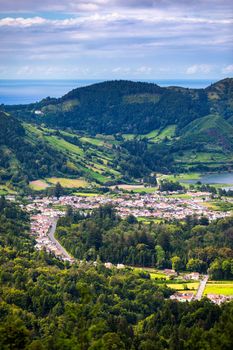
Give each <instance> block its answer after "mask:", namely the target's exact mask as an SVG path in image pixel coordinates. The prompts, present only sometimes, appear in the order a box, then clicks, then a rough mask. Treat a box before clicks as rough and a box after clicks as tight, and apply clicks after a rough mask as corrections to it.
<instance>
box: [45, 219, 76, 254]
mask: <svg viewBox="0 0 233 350" xmlns="http://www.w3.org/2000/svg"><path fill="white" fill-rule="evenodd" d="M56 227H57V220H56V219H55V220H54V222H53V224H52V226H51V228H50V230H49V233H48V237H49V239H50V240H51V241H52V242H53V243H54V244H55V245H56V247H57V249H58V250H59V251H60V252H62V255H63V256H64V257H65V258H67V259H69V260H71V261H74V258H73V257H72V256H71V255H69V253H68V252H67V251H66V250H65V248H63V246H62V245H61V244H60V243H59V242H58V241H57V240H56V238H55V237H54V233H55V231H56Z"/></svg>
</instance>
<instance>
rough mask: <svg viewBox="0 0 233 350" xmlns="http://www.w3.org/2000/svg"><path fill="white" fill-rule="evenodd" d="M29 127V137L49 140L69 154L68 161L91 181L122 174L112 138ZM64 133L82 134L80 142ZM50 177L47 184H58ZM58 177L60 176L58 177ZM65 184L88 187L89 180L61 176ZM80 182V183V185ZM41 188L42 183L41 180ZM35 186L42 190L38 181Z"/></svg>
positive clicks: (27, 125)
mask: <svg viewBox="0 0 233 350" xmlns="http://www.w3.org/2000/svg"><path fill="white" fill-rule="evenodd" d="M24 127H25V128H26V130H27V137H28V139H29V140H31V142H33V140H35V137H36V138H41V139H43V140H45V141H46V142H47V143H48V144H49V145H50V146H52V147H53V148H54V149H56V150H58V151H60V152H62V153H63V154H64V155H65V156H66V157H67V164H68V165H69V166H70V167H72V168H73V169H74V170H77V171H79V172H81V173H83V176H84V177H85V178H88V179H89V181H97V182H99V183H105V182H107V181H110V180H112V179H116V178H119V177H120V175H121V174H120V173H119V171H117V169H115V168H114V167H113V166H112V163H111V161H112V159H113V152H112V150H111V148H112V144H111V142H112V140H109V139H106V140H105V139H104V138H102V139H101V138H100V137H97V138H94V137H84V136H81V135H77V134H72V133H70V132H69V133H68V132H64V131H62V132H61V133H60V136H57V135H56V132H55V131H54V130H53V129H48V128H42V127H40V128H38V127H36V126H33V125H30V124H24ZM62 135H64V137H65V136H69V137H74V136H76V137H78V138H79V141H80V145H79V146H78V145H75V144H73V143H72V142H68V141H66V140H64V139H63V137H62ZM50 180H51V179H49V180H46V182H47V183H51V182H52V183H54V181H55V180H54V181H53V179H52V181H50ZM56 180H57V179H56ZM60 182H62V183H63V185H64V187H71V188H72V187H83V186H84V187H85V186H86V185H87V182H85V184H84V182H83V179H77V178H76V179H74V181H72V180H71V181H70V182H69V181H66V180H65V179H64V178H62V179H60ZM79 185H80V186H79ZM39 187H40V183H39ZM31 188H33V189H39V188H38V184H37V183H31Z"/></svg>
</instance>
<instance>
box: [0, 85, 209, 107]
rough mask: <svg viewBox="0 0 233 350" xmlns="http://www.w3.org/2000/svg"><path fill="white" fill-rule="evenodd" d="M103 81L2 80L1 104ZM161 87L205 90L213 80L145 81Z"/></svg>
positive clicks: (57, 94) (27, 100)
mask: <svg viewBox="0 0 233 350" xmlns="http://www.w3.org/2000/svg"><path fill="white" fill-rule="evenodd" d="M104 80H106V79H103V80H0V104H6V105H13V104H28V103H32V102H36V101H40V100H42V99H43V98H45V97H48V96H50V97H61V96H63V95H64V94H66V93H67V92H69V91H70V90H72V89H75V88H77V87H81V86H87V85H91V84H94V83H98V82H101V81H104ZM140 81H144V82H149V83H156V84H158V85H160V86H182V87H187V88H205V87H207V86H208V85H210V84H211V83H214V82H215V81H211V80H159V79H158V80H145V79H142V80H140Z"/></svg>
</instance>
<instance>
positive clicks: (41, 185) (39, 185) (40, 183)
mask: <svg viewBox="0 0 233 350" xmlns="http://www.w3.org/2000/svg"><path fill="white" fill-rule="evenodd" d="M29 187H30V188H31V189H32V190H34V191H43V190H45V189H46V188H47V187H49V184H48V183H47V182H45V181H44V180H35V181H31V182H30V183H29Z"/></svg>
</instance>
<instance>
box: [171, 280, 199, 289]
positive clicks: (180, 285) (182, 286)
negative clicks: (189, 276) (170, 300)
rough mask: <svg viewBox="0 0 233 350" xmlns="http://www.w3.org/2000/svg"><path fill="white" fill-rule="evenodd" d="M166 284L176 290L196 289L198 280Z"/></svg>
mask: <svg viewBox="0 0 233 350" xmlns="http://www.w3.org/2000/svg"><path fill="white" fill-rule="evenodd" d="M167 286H168V287H169V288H172V289H175V290H177V291H186V290H191V291H192V290H193V291H196V290H197V289H198V287H199V282H188V283H185V282H182V283H168V284H167Z"/></svg>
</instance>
